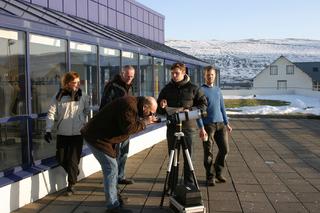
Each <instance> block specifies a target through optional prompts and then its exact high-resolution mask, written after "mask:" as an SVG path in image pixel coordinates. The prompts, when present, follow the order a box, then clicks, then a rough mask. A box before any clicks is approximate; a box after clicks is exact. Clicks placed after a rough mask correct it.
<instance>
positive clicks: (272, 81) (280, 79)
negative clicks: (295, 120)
mask: <svg viewBox="0 0 320 213" xmlns="http://www.w3.org/2000/svg"><path fill="white" fill-rule="evenodd" d="M253 88H255V89H278V90H287V89H306V90H316V91H320V62H299V63H294V62H291V61H290V60H288V59H287V58H286V57H284V56H280V57H279V58H278V59H276V60H275V61H274V62H272V63H271V64H270V65H269V66H268V67H266V68H265V69H264V70H262V71H261V72H260V73H258V74H257V75H256V77H255V78H254V79H253Z"/></svg>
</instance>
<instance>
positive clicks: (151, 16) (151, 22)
mask: <svg viewBox="0 0 320 213" xmlns="http://www.w3.org/2000/svg"><path fill="white" fill-rule="evenodd" d="M153 17H154V15H153V14H152V13H149V24H150V25H153Z"/></svg>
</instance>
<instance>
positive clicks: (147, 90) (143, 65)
mask: <svg viewBox="0 0 320 213" xmlns="http://www.w3.org/2000/svg"><path fill="white" fill-rule="evenodd" d="M139 65H140V69H139V70H140V79H141V82H140V83H141V95H143V96H153V89H154V88H153V75H152V57H151V56H145V55H140V64H139Z"/></svg>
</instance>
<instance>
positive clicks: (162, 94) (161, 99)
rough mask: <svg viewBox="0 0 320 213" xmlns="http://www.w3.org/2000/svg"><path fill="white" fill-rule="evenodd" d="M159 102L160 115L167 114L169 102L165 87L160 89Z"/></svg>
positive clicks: (158, 110)
mask: <svg viewBox="0 0 320 213" xmlns="http://www.w3.org/2000/svg"><path fill="white" fill-rule="evenodd" d="M157 102H158V108H157V113H158V114H160V115H165V114H166V110H165V108H166V107H167V105H168V103H167V99H166V95H165V91H164V89H162V90H161V91H160V94H159V96H158V100H157Z"/></svg>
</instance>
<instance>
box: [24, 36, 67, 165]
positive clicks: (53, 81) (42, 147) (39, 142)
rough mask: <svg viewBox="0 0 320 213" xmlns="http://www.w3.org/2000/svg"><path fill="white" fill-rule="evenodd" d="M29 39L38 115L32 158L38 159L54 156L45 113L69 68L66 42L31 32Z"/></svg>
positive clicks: (34, 104) (34, 109)
mask: <svg viewBox="0 0 320 213" xmlns="http://www.w3.org/2000/svg"><path fill="white" fill-rule="evenodd" d="M29 43H30V79H31V106H32V107H31V108H32V113H33V114H38V115H39V116H38V117H37V118H35V119H33V120H32V146H33V151H34V152H33V153H34V156H33V158H34V160H39V159H43V158H46V157H50V156H54V154H55V151H56V147H55V140H53V142H52V143H50V144H47V143H46V142H45V140H44V139H43V134H44V131H45V126H46V124H45V116H44V113H46V112H47V110H48V106H49V104H50V102H51V100H52V98H53V97H54V96H55V94H56V93H57V92H58V90H59V88H60V78H61V76H62V75H63V74H64V73H65V72H66V52H67V42H66V41H65V40H63V39H58V38H52V37H47V36H42V35H35V34H30V37H29ZM41 114H42V115H41ZM53 132H54V130H53ZM53 136H54V137H55V134H53Z"/></svg>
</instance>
